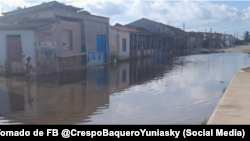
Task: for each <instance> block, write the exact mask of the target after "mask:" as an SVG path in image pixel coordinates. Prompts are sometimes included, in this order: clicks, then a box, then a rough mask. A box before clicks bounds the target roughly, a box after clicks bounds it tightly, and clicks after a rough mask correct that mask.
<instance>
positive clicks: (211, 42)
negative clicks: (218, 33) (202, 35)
mask: <svg viewBox="0 0 250 141" xmlns="http://www.w3.org/2000/svg"><path fill="white" fill-rule="evenodd" d="M210 34H211V41H210V49H211V48H212V46H213V35H212V28H211V30H210Z"/></svg>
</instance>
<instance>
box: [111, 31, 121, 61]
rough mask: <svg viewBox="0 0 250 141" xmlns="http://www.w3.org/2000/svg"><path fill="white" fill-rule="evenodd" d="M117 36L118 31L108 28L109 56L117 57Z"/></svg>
mask: <svg viewBox="0 0 250 141" xmlns="http://www.w3.org/2000/svg"><path fill="white" fill-rule="evenodd" d="M118 36H119V35H118V29H114V28H109V46H110V55H112V56H115V57H118V56H119V48H118V46H119V45H118Z"/></svg>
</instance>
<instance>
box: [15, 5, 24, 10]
mask: <svg viewBox="0 0 250 141" xmlns="http://www.w3.org/2000/svg"><path fill="white" fill-rule="evenodd" d="M21 9H23V8H22V7H20V6H18V7H17V8H16V9H14V10H21Z"/></svg>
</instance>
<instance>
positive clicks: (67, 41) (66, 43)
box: [62, 30, 72, 50]
mask: <svg viewBox="0 0 250 141" xmlns="http://www.w3.org/2000/svg"><path fill="white" fill-rule="evenodd" d="M62 37H63V39H62V48H63V50H71V49H72V31H71V30H63V35H62Z"/></svg>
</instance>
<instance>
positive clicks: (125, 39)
mask: <svg viewBox="0 0 250 141" xmlns="http://www.w3.org/2000/svg"><path fill="white" fill-rule="evenodd" d="M135 32H138V31H137V30H134V29H129V28H124V27H119V26H110V28H109V43H110V54H111V56H113V57H114V58H116V59H119V60H124V59H128V58H129V57H130V33H135Z"/></svg>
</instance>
